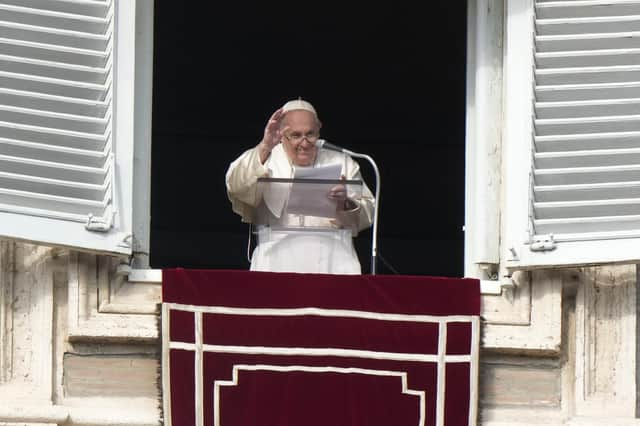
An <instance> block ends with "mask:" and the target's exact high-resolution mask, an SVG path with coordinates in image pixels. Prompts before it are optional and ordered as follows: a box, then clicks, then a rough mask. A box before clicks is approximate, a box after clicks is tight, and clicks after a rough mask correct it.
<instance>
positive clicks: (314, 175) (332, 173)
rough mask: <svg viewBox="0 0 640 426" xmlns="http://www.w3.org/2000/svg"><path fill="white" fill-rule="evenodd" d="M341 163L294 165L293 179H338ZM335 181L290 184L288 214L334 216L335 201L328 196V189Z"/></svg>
mask: <svg viewBox="0 0 640 426" xmlns="http://www.w3.org/2000/svg"><path fill="white" fill-rule="evenodd" d="M341 170H342V165H341V164H329V165H327V166H321V167H304V168H300V167H296V172H295V175H294V178H295V179H333V180H337V179H340V171H341ZM334 186H336V184H335V183H330V184H326V183H298V182H296V183H294V184H293V185H291V193H290V194H289V204H288V205H287V212H288V213H289V214H301V215H305V216H318V217H329V218H335V217H336V202H335V201H334V200H330V199H329V198H328V194H329V190H330V189H331V188H332V187H334Z"/></svg>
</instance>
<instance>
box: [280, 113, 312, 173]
mask: <svg viewBox="0 0 640 426" xmlns="http://www.w3.org/2000/svg"><path fill="white" fill-rule="evenodd" d="M282 130H283V135H282V144H283V145H284V150H285V151H286V153H287V155H288V156H289V160H291V162H292V163H293V164H294V165H295V166H311V165H312V164H313V162H314V161H315V159H316V154H317V153H318V148H317V147H316V144H315V142H316V140H318V137H319V135H320V123H319V122H318V120H317V119H316V116H315V115H313V113H311V112H309V111H305V110H294V111H289V112H288V113H287V114H286V115H285V117H284V119H283V121H282Z"/></svg>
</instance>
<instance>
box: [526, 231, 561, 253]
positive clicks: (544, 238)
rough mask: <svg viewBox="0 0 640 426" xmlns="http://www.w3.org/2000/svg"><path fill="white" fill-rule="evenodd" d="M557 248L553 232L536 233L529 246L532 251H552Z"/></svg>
mask: <svg viewBox="0 0 640 426" xmlns="http://www.w3.org/2000/svg"><path fill="white" fill-rule="evenodd" d="M555 249H556V242H555V241H554V239H553V234H546V235H535V236H534V237H533V239H532V240H531V245H530V246H529V250H531V251H552V250H555Z"/></svg>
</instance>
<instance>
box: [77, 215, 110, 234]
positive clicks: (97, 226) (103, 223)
mask: <svg viewBox="0 0 640 426" xmlns="http://www.w3.org/2000/svg"><path fill="white" fill-rule="evenodd" d="M115 215H116V212H111V213H109V212H107V213H105V215H104V217H100V216H94V215H93V214H89V217H88V218H87V223H85V225H84V228H85V229H86V230H87V231H94V232H108V231H109V230H110V229H111V228H112V227H113V222H114V219H115Z"/></svg>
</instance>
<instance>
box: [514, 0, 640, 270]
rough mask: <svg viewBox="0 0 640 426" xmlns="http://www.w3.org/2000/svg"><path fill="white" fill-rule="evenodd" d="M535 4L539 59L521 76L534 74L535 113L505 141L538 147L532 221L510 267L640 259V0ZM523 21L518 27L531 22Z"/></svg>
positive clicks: (533, 165)
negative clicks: (529, 120) (527, 124)
mask: <svg viewBox="0 0 640 426" xmlns="http://www.w3.org/2000/svg"><path fill="white" fill-rule="evenodd" d="M509 1H510V2H511V3H516V2H514V1H511V0H509ZM518 4H522V2H518ZM529 7H530V8H531V7H532V8H533V11H532V14H531V15H530V16H532V17H533V24H532V33H533V34H531V33H528V34H527V36H529V37H532V38H533V43H532V51H533V55H534V57H533V61H532V63H531V64H530V66H531V67H532V69H531V68H530V69H529V70H524V72H526V73H527V74H528V73H531V76H532V88H533V94H532V97H531V101H530V102H531V108H530V111H531V113H532V116H533V117H532V120H531V124H530V127H529V128H530V132H529V133H528V135H527V134H526V133H525V132H521V133H520V134H519V135H520V140H517V141H516V140H511V141H508V142H509V143H511V144H513V143H519V144H520V146H527V147H529V146H530V147H531V154H530V155H531V160H530V164H531V168H530V173H529V176H528V179H527V180H528V186H529V191H527V192H528V193H529V197H528V198H529V201H528V204H529V207H528V209H527V210H528V212H527V213H525V212H524V211H523V210H520V211H519V214H522V215H526V216H528V221H527V222H528V226H527V225H525V227H526V228H527V232H526V236H524V237H518V239H520V241H522V240H523V239H524V240H525V241H524V244H523V245H521V246H519V248H515V249H514V250H512V251H511V253H510V258H511V259H510V265H511V266H512V267H542V266H545V267H546V266H556V265H577V264H593V263H609V262H629V261H637V260H638V259H640V240H639V239H638V237H640V1H639V0H608V1H600V0H598V1H593V0H592V1H580V0H567V1H548V0H547V1H545V0H535V1H533V2H531V5H530V6H529ZM520 10H521V11H522V10H523V9H520ZM524 27H525V29H522V30H518V31H526V29H528V28H531V27H528V26H526V25H525V26H524ZM520 72H521V73H522V72H523V70H522V69H521V70H520ZM507 78H509V76H507ZM525 111H526V109H525V108H524V107H522V108H521V109H520V112H521V113H522V112H525ZM508 114H509V111H507V115H508ZM512 117H513V116H512ZM512 119H513V118H512ZM523 128H524V126H523ZM514 134H515V133H514ZM529 140H530V142H531V143H529ZM512 168H513V167H512ZM522 172H523V170H522V169H521V170H520V173H522ZM524 172H525V173H526V168H525V170H524ZM523 192H525V191H523ZM507 203H509V200H507ZM518 209H519V207H518ZM523 225H524V224H523ZM520 229H522V228H520ZM512 240H513V239H512ZM507 249H510V248H507Z"/></svg>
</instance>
